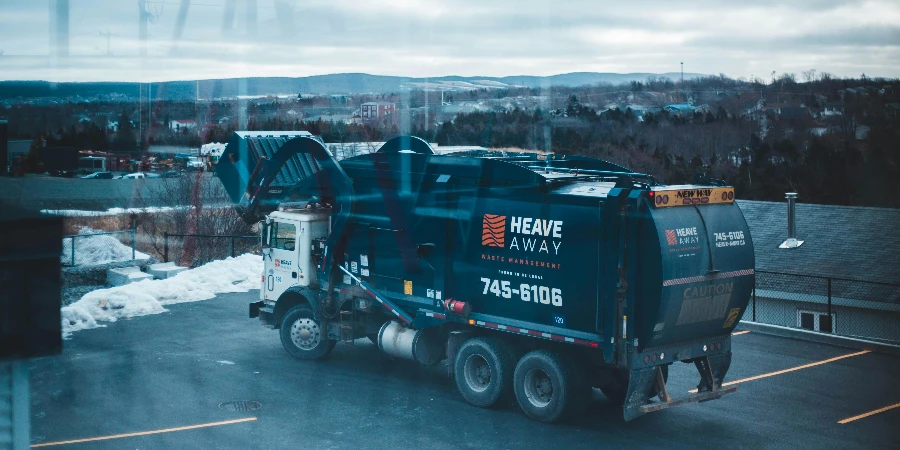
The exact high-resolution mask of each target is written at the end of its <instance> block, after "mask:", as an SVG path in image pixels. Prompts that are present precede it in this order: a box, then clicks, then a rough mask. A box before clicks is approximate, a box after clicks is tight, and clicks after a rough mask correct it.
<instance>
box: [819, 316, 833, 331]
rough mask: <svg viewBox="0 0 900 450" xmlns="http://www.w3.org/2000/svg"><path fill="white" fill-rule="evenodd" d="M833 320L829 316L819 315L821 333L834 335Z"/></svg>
mask: <svg viewBox="0 0 900 450" xmlns="http://www.w3.org/2000/svg"><path fill="white" fill-rule="evenodd" d="M831 321H832V318H831V316H829V315H828V314H820V315H819V331H821V332H823V333H833V332H834V329H833V328H832V327H831Z"/></svg>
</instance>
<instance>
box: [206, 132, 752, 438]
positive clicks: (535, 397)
mask: <svg viewBox="0 0 900 450" xmlns="http://www.w3.org/2000/svg"><path fill="white" fill-rule="evenodd" d="M216 172H217V173H218V174H219V178H220V179H221V180H222V182H223V184H224V187H225V189H226V191H227V192H228V194H229V196H230V197H231V199H232V200H233V201H234V203H235V207H236V209H237V211H238V212H239V213H240V215H241V217H242V218H243V219H244V220H246V221H248V222H250V223H259V224H260V230H261V231H260V245H261V253H262V258H263V260H264V272H263V273H262V274H261V276H260V298H259V300H258V301H256V302H253V303H251V304H250V305H249V317H250V318H258V319H259V320H260V322H261V323H262V324H263V325H265V326H267V327H270V328H273V329H275V330H278V332H279V334H280V337H281V343H282V344H283V346H284V348H285V349H286V350H287V352H288V353H289V354H291V355H293V356H294V357H296V358H300V359H322V358H324V357H326V355H328V354H329V352H330V351H331V350H332V349H333V348H334V346H335V344H336V343H337V342H338V341H340V342H344V343H348V344H354V342H356V341H357V340H359V339H365V338H369V339H371V340H372V341H373V342H374V343H375V344H376V345H377V348H378V349H380V350H381V351H382V352H384V353H385V354H387V355H388V356H389V357H391V358H395V359H397V360H409V361H411V362H410V364H413V363H418V364H422V365H437V364H439V363H441V362H442V361H446V365H447V369H448V374H449V377H450V378H451V379H452V380H453V382H454V383H455V384H456V387H457V389H458V391H459V393H460V395H461V396H462V398H463V399H465V401H466V402H468V403H470V404H471V405H474V406H476V407H481V408H489V407H493V406H498V405H503V404H508V403H511V402H512V401H513V399H514V400H515V402H516V403H518V405H519V407H520V408H521V410H522V411H523V412H524V413H525V414H526V415H527V416H528V417H530V418H532V419H535V420H538V421H542V422H556V421H559V420H561V419H564V418H566V417H570V416H572V415H575V414H578V412H579V411H581V410H582V408H584V407H585V403H586V402H587V399H589V398H591V389H592V388H597V389H600V390H601V391H602V392H603V393H604V394H605V395H606V396H607V397H608V398H609V399H610V400H611V401H612V402H614V404H615V405H620V406H621V408H622V412H623V417H624V419H625V420H631V419H634V418H637V417H639V416H641V415H643V414H646V413H649V412H652V411H658V410H661V409H667V408H671V407H674V406H678V405H682V404H685V403H690V402H704V401H709V400H713V399H718V398H719V397H722V396H724V395H726V394H730V393H733V392H735V391H736V390H737V387H736V386H723V384H722V382H723V379H724V378H725V375H726V373H727V372H728V368H729V365H730V362H731V355H732V352H731V333H732V331H733V330H734V328H735V325H736V324H737V322H738V321H739V319H740V317H741V316H742V314H743V313H744V310H745V308H746V307H747V304H748V302H749V299H750V295H751V290H752V288H753V284H754V252H753V243H752V241H751V237H750V233H749V230H748V227H747V223H746V221H745V220H744V217H743V215H742V213H741V210H740V209H739V208H738V206H737V205H736V204H735V203H734V188H733V187H731V186H727V185H725V183H724V182H721V181H717V180H706V181H707V182H704V183H702V184H691V185H677V186H667V185H663V184H660V183H658V182H657V181H656V180H654V178H653V177H652V176H650V175H647V174H641V173H636V172H633V171H631V170H628V169H627V168H625V167H622V166H619V165H616V164H612V163H610V162H606V161H603V160H599V159H592V158H586V157H578V156H572V155H562V154H552V153H551V154H538V153H527V152H523V153H519V154H511V153H504V152H484V151H482V152H481V153H479V154H436V153H435V151H434V149H433V148H432V147H431V146H430V145H429V144H428V143H427V142H425V141H423V140H421V139H419V138H416V137H410V136H401V137H398V138H395V139H392V140H390V141H388V142H386V143H385V144H383V146H382V147H380V148H379V149H378V150H377V151H375V152H373V153H371V154H364V155H358V156H355V157H352V158H348V159H344V160H341V161H338V160H336V159H335V158H334V156H333V155H332V154H331V153H329V151H328V150H327V149H326V147H325V146H324V145H323V143H322V142H321V141H320V140H317V139H316V138H314V137H310V136H309V135H308V134H304V135H301V134H300V133H291V132H265V131H260V132H236V133H234V135H233V136H232V137H231V139H230V141H229V143H228V144H227V147H226V149H225V151H224V155H223V157H222V158H221V159H220V160H219V162H218V165H217V167H216ZM360 345H361V344H360ZM676 363H687V364H692V365H693V366H694V367H696V369H697V372H698V379H699V381H698V388H697V392H696V393H694V394H690V395H686V396H680V397H678V398H676V396H673V395H670V393H669V392H668V391H667V389H666V382H667V379H668V367H669V366H670V365H672V364H676ZM616 407H618V406H616Z"/></svg>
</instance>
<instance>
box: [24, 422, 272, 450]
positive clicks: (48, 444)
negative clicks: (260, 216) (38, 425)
mask: <svg viewBox="0 0 900 450" xmlns="http://www.w3.org/2000/svg"><path fill="white" fill-rule="evenodd" d="M254 420H256V417H245V418H243V419H234V420H226V421H224V422H211V423H201V424H197V425H188V426H184V427H176V428H165V429H162V430H150V431H139V432H136V433H125V434H113V435H109V436H98V437H92V438H84V439H72V440H70V441H56V442H43V443H40V444H34V445H32V446H31V448H37V447H51V446H54V445H67V444H80V443H82V442H95V441H106V440H109V439H120V438H127V437H134V436H147V435H150V434H160V433H171V432H173V431H184V430H195V429H197V428H207V427H218V426H221V425H231V424H234V423H242V422H252V421H254Z"/></svg>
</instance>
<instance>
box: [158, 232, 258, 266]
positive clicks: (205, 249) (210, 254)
mask: <svg viewBox="0 0 900 450" xmlns="http://www.w3.org/2000/svg"><path fill="white" fill-rule="evenodd" d="M186 237H193V238H195V239H197V240H198V245H197V255H196V256H195V257H194V261H192V265H193V263H203V262H208V261H210V260H212V259H216V258H219V257H223V256H226V254H224V250H225V249H226V248H228V247H224V243H226V242H230V243H231V245H230V250H231V251H230V252H229V254H230V255H231V257H232V258H234V257H235V256H237V253H238V250H240V252H242V253H243V252H248V251H249V252H253V251H256V250H258V248H257V247H258V242H259V236H255V235H249V236H248V235H236V234H174V233H168V232H165V233H163V262H169V240H170V238H181V240H182V241H183V238H186ZM201 239H206V240H207V241H205V242H204V244H203V245H200V244H199V242H200V240H201ZM210 240H211V241H210ZM248 241H249V245H248V244H247V242H248ZM238 243H240V245H238Z"/></svg>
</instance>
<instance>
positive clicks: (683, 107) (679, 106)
mask: <svg viewBox="0 0 900 450" xmlns="http://www.w3.org/2000/svg"><path fill="white" fill-rule="evenodd" d="M664 109H665V110H667V111H693V110H694V105H690V104H687V103H676V104H673V105H666V107H665V108H664Z"/></svg>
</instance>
